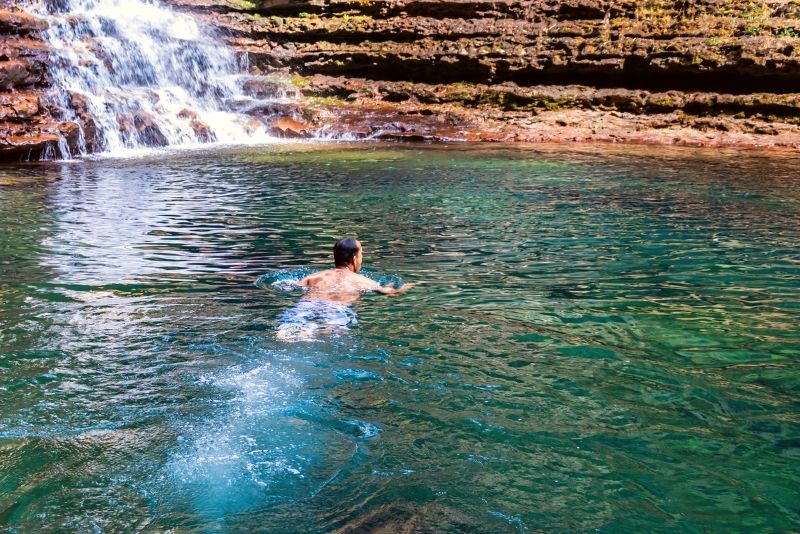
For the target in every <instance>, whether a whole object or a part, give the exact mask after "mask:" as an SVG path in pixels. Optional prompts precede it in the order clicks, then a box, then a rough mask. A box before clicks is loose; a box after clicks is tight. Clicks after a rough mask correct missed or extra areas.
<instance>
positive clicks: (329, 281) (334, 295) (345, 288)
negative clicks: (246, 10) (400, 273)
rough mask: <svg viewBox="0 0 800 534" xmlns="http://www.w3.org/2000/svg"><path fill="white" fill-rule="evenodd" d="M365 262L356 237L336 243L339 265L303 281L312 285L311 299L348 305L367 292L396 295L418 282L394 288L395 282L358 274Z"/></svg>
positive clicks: (302, 281)
mask: <svg viewBox="0 0 800 534" xmlns="http://www.w3.org/2000/svg"><path fill="white" fill-rule="evenodd" d="M362 262H363V248H362V247H361V243H360V242H359V241H358V240H357V239H356V238H355V237H345V238H344V239H340V240H339V241H337V242H336V244H335V245H334V246H333V263H334V265H335V268H333V269H328V270H327V271H322V272H319V273H314V274H312V275H309V276H307V277H305V278H303V279H302V280H301V281H300V285H301V286H303V287H305V288H308V295H307V298H311V299H317V300H326V301H330V302H337V303H340V304H346V305H350V304H353V303H354V302H356V301H357V300H358V297H359V296H361V293H363V292H365V291H374V292H376V293H380V294H381V295H386V296H387V297H396V296H399V295H402V294H403V293H405V292H406V291H408V290H409V289H411V288H412V287H414V284H403V285H402V286H401V287H394V286H393V285H392V284H388V285H385V286H382V285H380V284H379V283H378V282H376V281H375V280H372V279H370V278H367V277H366V276H364V275H363V274H359V273H358V271H360V270H361V264H362Z"/></svg>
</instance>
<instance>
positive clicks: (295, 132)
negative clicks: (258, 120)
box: [269, 117, 312, 138]
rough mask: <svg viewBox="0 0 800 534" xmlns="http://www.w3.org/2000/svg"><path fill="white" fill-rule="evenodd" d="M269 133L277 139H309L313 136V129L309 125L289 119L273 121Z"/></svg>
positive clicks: (283, 118) (282, 118)
mask: <svg viewBox="0 0 800 534" xmlns="http://www.w3.org/2000/svg"><path fill="white" fill-rule="evenodd" d="M269 131H270V133H271V134H272V135H274V136H276V137H288V138H307V137H311V134H312V128H311V127H310V126H309V125H307V124H305V123H302V122H299V121H296V120H294V119H291V118H289V117H278V118H276V119H273V120H272V121H271V122H270V125H269Z"/></svg>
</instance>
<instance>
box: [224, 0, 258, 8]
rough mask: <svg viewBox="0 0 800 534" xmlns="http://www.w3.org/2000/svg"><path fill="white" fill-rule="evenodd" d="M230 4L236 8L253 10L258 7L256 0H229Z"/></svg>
mask: <svg viewBox="0 0 800 534" xmlns="http://www.w3.org/2000/svg"><path fill="white" fill-rule="evenodd" d="M228 4H229V5H230V6H231V7H233V8H235V9H242V10H253V9H257V8H258V2H257V1H256V0H228Z"/></svg>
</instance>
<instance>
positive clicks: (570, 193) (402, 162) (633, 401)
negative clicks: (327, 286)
mask: <svg viewBox="0 0 800 534" xmlns="http://www.w3.org/2000/svg"><path fill="white" fill-rule="evenodd" d="M798 163H800V158H798V157H796V156H791V155H785V154H783V155H779V154H759V153H735V152H731V153H724V152H723V153H720V152H704V151H691V150H666V149H658V150H655V149H654V150H650V149H641V148H626V149H620V150H616V149H615V150H612V149H606V148H581V147H577V148H571V149H568V148H548V147H533V148H531V147H522V148H509V147H490V148H486V147H471V146H461V147H442V148H432V147H431V148H427V147H413V146H405V147H396V146H391V145H377V146H376V145H361V146H356V147H348V146H344V145H332V146H327V147H314V146H302V145H299V146H288V147H287V146H283V147H281V146H273V147H267V148H261V149H246V150H244V149H243V150H222V151H217V152H213V153H208V152H189V153H181V154H163V155H160V156H152V157H147V158H140V159H132V160H98V161H84V162H71V163H64V164H58V163H56V164H49V165H42V166H24V167H17V168H4V169H0V183H2V186H0V526H3V527H11V529H12V531H18V532H34V531H48V530H49V531H52V530H62V531H74V532H93V531H94V532H118V531H137V530H138V531H146V532H151V531H163V530H166V529H174V530H173V531H174V532H245V531H260V532H272V533H281V532H285V533H289V532H329V531H336V530H338V529H341V530H343V531H350V530H354V529H359V528H360V529H363V530H362V531H367V532H368V531H373V530H377V529H381V528H382V529H385V530H383V531H385V532H394V531H410V529H413V528H416V529H418V531H420V532H428V531H433V532H498V533H499V532H535V531H546V532H574V531H578V532H583V531H595V530H598V531H600V532H708V531H716V532H730V531H742V530H746V531H750V532H773V531H793V530H798V529H800V508H798V505H799V504H800V401H798V399H799V398H800V362H798V358H799V357H800V332H799V331H798V326H799V323H800V321H798V318H799V316H800V248H799V247H800V245H799V244H800V225H799V224H798V221H800V178H798V173H797V169H798ZM348 234H353V235H357V236H358V237H359V238H360V239H361V240H362V241H363V243H364V246H365V267H366V268H367V269H368V272H369V273H370V274H371V276H373V277H375V278H379V279H383V280H395V281H401V280H405V281H414V282H418V283H419V286H418V287H416V288H415V289H413V290H412V291H411V292H409V293H408V294H407V295H406V296H404V297H401V298H397V299H387V298H383V297H378V296H369V295H368V296H365V297H364V298H363V299H362V300H361V302H360V303H359V304H358V305H357V307H356V308H355V309H354V310H353V314H354V316H355V319H356V322H354V323H353V324H349V326H348V327H347V329H337V330H335V331H333V332H332V333H327V334H325V335H319V336H316V337H315V336H314V335H312V336H308V338H307V339H305V340H301V341H296V342H291V340H281V339H278V337H276V332H277V331H278V329H279V328H280V324H279V323H280V320H281V318H282V317H285V314H286V313H287V310H291V309H292V307H293V306H294V305H295V304H296V303H297V301H298V299H299V298H300V293H299V292H298V291H296V290H294V289H293V284H292V281H293V280H297V278H298V277H300V276H302V275H303V274H304V273H308V272H311V271H313V270H317V269H322V268H325V267H327V266H328V265H329V262H330V248H331V244H332V243H333V241H334V240H335V239H336V238H337V237H341V236H344V235H348ZM403 529H406V530H403Z"/></svg>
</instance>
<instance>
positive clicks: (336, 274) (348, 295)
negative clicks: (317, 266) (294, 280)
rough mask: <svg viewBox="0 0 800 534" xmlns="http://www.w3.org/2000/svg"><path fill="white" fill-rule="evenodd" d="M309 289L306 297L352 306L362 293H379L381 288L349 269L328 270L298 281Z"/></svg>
mask: <svg viewBox="0 0 800 534" xmlns="http://www.w3.org/2000/svg"><path fill="white" fill-rule="evenodd" d="M300 285H301V286H303V287H307V288H308V289H309V292H308V297H309V298H313V299H319V300H327V301H331V302H339V303H342V304H352V303H354V302H355V301H357V300H358V297H359V296H360V295H361V293H362V292H364V291H381V286H380V284H378V283H377V282H376V281H374V280H370V279H369V278H367V277H366V276H364V275H362V274H358V273H354V272H353V271H351V270H350V269H328V270H327V271H322V272H319V273H314V274H312V275H310V276H307V277H306V278H304V279H303V280H301V281H300Z"/></svg>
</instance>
